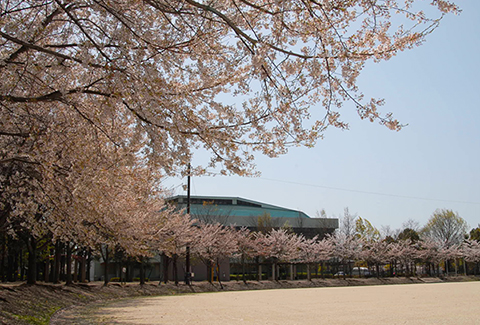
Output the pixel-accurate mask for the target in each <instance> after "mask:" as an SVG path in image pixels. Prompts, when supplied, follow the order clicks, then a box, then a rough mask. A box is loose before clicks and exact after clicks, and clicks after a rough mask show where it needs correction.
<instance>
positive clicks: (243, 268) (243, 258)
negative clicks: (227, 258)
mask: <svg viewBox="0 0 480 325" xmlns="http://www.w3.org/2000/svg"><path fill="white" fill-rule="evenodd" d="M242 280H243V283H245V284H247V279H245V256H243V254H242Z"/></svg>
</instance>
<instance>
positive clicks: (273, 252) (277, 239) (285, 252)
mask: <svg viewBox="0 0 480 325" xmlns="http://www.w3.org/2000/svg"><path fill="white" fill-rule="evenodd" d="M258 238H259V244H260V249H261V251H262V253H261V254H262V255H263V256H264V257H266V258H271V259H272V261H273V263H272V278H273V280H275V281H276V280H278V262H292V261H293V260H295V259H297V258H299V257H300V247H301V241H302V240H301V238H300V237H299V236H297V235H296V234H295V233H291V232H288V231H287V230H286V229H281V228H280V229H272V230H271V231H270V232H269V233H267V234H265V235H263V236H259V237H258Z"/></svg>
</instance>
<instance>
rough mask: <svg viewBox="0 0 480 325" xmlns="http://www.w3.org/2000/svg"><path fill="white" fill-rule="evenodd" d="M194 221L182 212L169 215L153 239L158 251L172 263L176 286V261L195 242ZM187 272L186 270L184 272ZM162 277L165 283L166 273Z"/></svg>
mask: <svg viewBox="0 0 480 325" xmlns="http://www.w3.org/2000/svg"><path fill="white" fill-rule="evenodd" d="M196 221H197V220H196V219H191V217H190V216H189V215H187V214H183V213H182V211H180V212H178V213H175V214H173V213H172V214H171V215H169V216H168V218H166V219H165V221H164V223H163V225H162V227H161V228H160V230H159V231H158V232H157V234H156V237H155V238H154V239H153V240H154V242H155V246H156V247H158V250H159V251H161V252H163V253H164V254H165V255H166V256H167V257H169V258H171V259H172V262H173V278H174V282H175V285H177V284H178V270H177V261H178V258H179V257H184V256H185V254H186V248H187V246H189V245H191V244H192V243H193V242H195V240H196V236H197V228H196V227H195V225H194V224H195V223H196ZM185 272H188V270H185ZM164 273H165V274H164V275H163V277H164V281H165V283H166V282H167V281H168V271H167V272H164Z"/></svg>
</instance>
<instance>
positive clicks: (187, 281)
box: [185, 163, 191, 285]
mask: <svg viewBox="0 0 480 325" xmlns="http://www.w3.org/2000/svg"><path fill="white" fill-rule="evenodd" d="M190 173H191V166H190V163H188V175H187V214H189V215H190ZM185 284H187V285H190V245H187V248H186V252H185Z"/></svg>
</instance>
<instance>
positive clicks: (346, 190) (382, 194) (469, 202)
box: [259, 177, 480, 204]
mask: <svg viewBox="0 0 480 325" xmlns="http://www.w3.org/2000/svg"><path fill="white" fill-rule="evenodd" d="M259 179H261V180H265V181H271V182H278V183H286V184H294V185H301V186H309V187H316V188H324V189H328V190H336V191H344V192H353V193H361V194H370V195H381V196H390V197H398V198H403V199H415V200H425V201H437V202H451V203H466V204H480V202H471V201H457V200H443V199H432V198H425V197H418V196H408V195H397V194H389V193H379V192H369V191H360V190H352V189H347V188H340V187H331V186H323V185H317V184H307V183H300V182H293V181H285V180H280V179H273V178H265V177H259Z"/></svg>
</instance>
